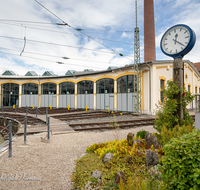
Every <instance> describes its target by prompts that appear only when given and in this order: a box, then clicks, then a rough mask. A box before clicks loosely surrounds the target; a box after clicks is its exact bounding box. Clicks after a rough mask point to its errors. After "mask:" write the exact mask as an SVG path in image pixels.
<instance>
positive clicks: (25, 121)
mask: <svg viewBox="0 0 200 190" xmlns="http://www.w3.org/2000/svg"><path fill="white" fill-rule="evenodd" d="M26 123H27V118H26V117H25V118H24V145H26V127H27V125H26Z"/></svg>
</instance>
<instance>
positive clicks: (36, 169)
mask: <svg viewBox="0 0 200 190" xmlns="http://www.w3.org/2000/svg"><path fill="white" fill-rule="evenodd" d="M142 129H144V130H146V131H149V132H156V130H155V129H153V127H152V126H145V127H138V128H131V129H119V130H118V129H117V130H112V131H103V132H100V131H98V132H69V133H66V134H58V135H53V136H51V140H50V143H46V142H41V137H42V138H44V137H45V136H46V133H40V134H35V135H28V136H27V145H24V141H23V140H24V139H23V136H21V137H17V138H16V140H14V142H13V146H12V157H10V158H9V157H8V151H6V152H3V153H1V154H0V189H2V190H7V189H9V190H10V189H15V190H18V189H19V190H29V189H37V190H39V189H42V190H43V189H44V190H46V189H48V190H49V189H56V190H59V189H64V190H70V189H73V183H72V182H71V178H70V175H71V174H72V172H73V171H74V167H75V160H76V159H77V158H79V157H82V156H84V155H85V154H86V152H85V151H86V148H87V147H88V146H91V145H92V144H93V143H100V142H105V141H112V140H114V139H118V140H121V139H125V138H126V136H127V134H128V133H129V132H132V133H134V134H135V135H136V133H137V132H138V131H140V130H142Z"/></svg>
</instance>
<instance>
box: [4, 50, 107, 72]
mask: <svg viewBox="0 0 200 190" xmlns="http://www.w3.org/2000/svg"><path fill="white" fill-rule="evenodd" d="M0 53H5V54H10V55H14V56H20V55H18V54H13V53H8V52H3V51H0ZM21 57H25V58H30V59H37V60H41V61H48V62H51V63H57V64H58V63H59V64H60V63H61V62H56V61H52V60H47V59H41V58H36V57H29V56H24V55H23V56H21ZM62 64H67V65H72V66H79V67H80V66H81V67H90V68H98V69H104V70H105V68H100V67H94V66H87V65H78V64H72V63H65V62H62Z"/></svg>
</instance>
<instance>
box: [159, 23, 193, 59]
mask: <svg viewBox="0 0 200 190" xmlns="http://www.w3.org/2000/svg"><path fill="white" fill-rule="evenodd" d="M190 38H191V36H190V32H189V30H188V29H187V28H186V27H184V26H181V25H179V26H175V27H172V28H171V29H170V30H168V31H167V32H166V33H165V35H164V36H163V38H162V44H161V45H162V49H163V51H164V52H166V53H167V54H169V55H173V54H177V53H179V52H181V51H183V50H184V49H185V48H186V47H187V45H188V43H189V41H190Z"/></svg>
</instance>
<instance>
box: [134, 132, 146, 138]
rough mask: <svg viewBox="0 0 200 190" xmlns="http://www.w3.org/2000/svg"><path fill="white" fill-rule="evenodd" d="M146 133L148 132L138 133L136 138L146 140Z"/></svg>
mask: <svg viewBox="0 0 200 190" xmlns="http://www.w3.org/2000/svg"><path fill="white" fill-rule="evenodd" d="M146 133H147V132H146V131H145V130H142V131H138V132H137V135H136V137H141V138H142V139H145V135H146Z"/></svg>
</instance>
